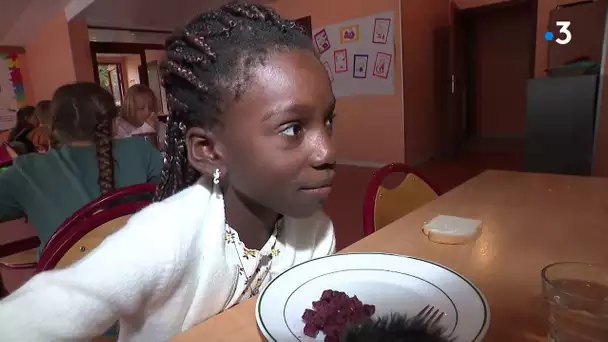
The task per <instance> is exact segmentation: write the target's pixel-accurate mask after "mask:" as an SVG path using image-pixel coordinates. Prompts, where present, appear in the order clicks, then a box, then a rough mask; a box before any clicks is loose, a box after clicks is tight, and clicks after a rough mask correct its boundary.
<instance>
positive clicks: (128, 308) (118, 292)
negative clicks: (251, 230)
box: [0, 184, 335, 342]
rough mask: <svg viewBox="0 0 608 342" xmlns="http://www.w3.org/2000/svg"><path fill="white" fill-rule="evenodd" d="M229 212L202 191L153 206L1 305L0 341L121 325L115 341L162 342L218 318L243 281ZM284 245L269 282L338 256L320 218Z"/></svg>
mask: <svg viewBox="0 0 608 342" xmlns="http://www.w3.org/2000/svg"><path fill="white" fill-rule="evenodd" d="M224 212H225V211H224V201H223V198H222V195H221V194H220V193H215V192H212V191H210V190H208V189H207V187H206V186H203V185H200V184H197V185H194V186H191V187H189V188H187V189H185V190H184V191H182V192H180V193H178V194H176V195H174V196H172V197H170V198H168V199H167V200H165V201H162V202H160V203H156V204H152V205H150V206H149V207H147V208H146V209H144V210H143V211H141V212H140V213H138V214H136V215H134V216H133V217H132V218H131V219H130V220H129V222H128V223H127V225H126V226H125V227H124V228H123V229H121V230H120V231H118V232H117V233H115V234H113V235H112V236H110V237H108V238H107V239H106V240H105V241H104V242H103V243H102V244H101V245H100V246H99V247H98V248H96V249H95V250H94V251H93V252H91V253H90V254H89V255H88V256H87V257H85V258H84V259H83V260H81V261H80V262H77V263H76V264H74V265H73V266H72V267H69V268H66V269H62V270H55V271H50V272H45V273H42V274H39V275H37V276H35V277H34V278H32V279H31V280H30V281H29V282H27V283H26V284H25V285H24V286H23V287H21V288H20V289H18V290H17V291H15V292H14V293H13V294H11V295H10V296H8V297H7V298H6V299H4V300H3V301H1V302H0V340H1V341H3V342H12V341H24V342H38V341H40V342H42V341H44V342H50V341H53V342H55V341H61V342H63V341H66V342H67V341H70V342H74V341H90V340H91V339H92V338H94V337H97V336H100V335H102V334H103V333H104V332H105V331H106V330H107V329H108V328H109V327H111V326H112V324H113V323H114V322H116V321H117V320H118V319H119V318H120V336H119V341H121V342H127V341H129V342H155V341H159V342H160V341H167V340H168V339H170V338H171V337H173V336H175V335H176V334H178V333H180V332H182V331H185V330H187V329H189V328H191V327H192V326H194V325H196V324H198V323H200V322H202V321H204V320H206V319H207V318H209V317H211V316H214V315H216V314H218V313H220V312H222V311H223V310H225V309H226V307H227V302H228V301H230V299H231V298H232V297H233V295H234V293H233V292H234V289H235V286H234V285H235V284H236V280H237V279H238V272H237V268H236V265H234V264H231V263H230V262H228V261H227V259H226V257H225V246H226V243H225V215H224ZM278 244H280V246H279V248H280V249H281V253H280V255H279V256H278V257H277V258H276V259H274V260H273V266H272V270H271V276H272V277H275V276H276V275H277V274H278V273H280V272H282V271H284V270H286V269H287V268H289V267H291V266H293V265H296V264H299V263H301V262H303V261H306V260H310V259H312V258H316V257H320V256H325V255H328V254H331V253H333V252H334V251H335V239H334V232H333V226H332V224H331V221H330V220H329V218H327V216H325V215H324V214H323V213H320V212H319V213H317V214H315V215H313V216H312V217H309V218H306V219H295V218H289V217H286V218H285V219H284V226H283V232H282V238H281V239H280V240H279V241H278ZM252 314H253V313H252ZM201 338H202V339H204V337H201Z"/></svg>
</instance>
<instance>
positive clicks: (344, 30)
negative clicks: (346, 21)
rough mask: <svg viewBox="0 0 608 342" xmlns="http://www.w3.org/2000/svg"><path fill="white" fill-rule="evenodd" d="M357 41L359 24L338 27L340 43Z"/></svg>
mask: <svg viewBox="0 0 608 342" xmlns="http://www.w3.org/2000/svg"><path fill="white" fill-rule="evenodd" d="M358 41H359V24H357V25H350V26H344V27H341V28H340V44H345V43H354V42H358Z"/></svg>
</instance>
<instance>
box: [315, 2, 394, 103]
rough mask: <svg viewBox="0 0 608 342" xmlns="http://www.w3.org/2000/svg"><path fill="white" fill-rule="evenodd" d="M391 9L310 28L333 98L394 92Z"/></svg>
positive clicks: (392, 17) (390, 93)
mask: <svg viewBox="0 0 608 342" xmlns="http://www.w3.org/2000/svg"><path fill="white" fill-rule="evenodd" d="M393 19H394V12H392V11H390V12H384V13H378V14H376V15H372V16H368V17H363V18H358V19H353V20H349V21H344V22H341V23H337V24H333V25H329V26H324V27H320V28H317V29H315V30H313V40H314V43H315V46H316V48H317V51H318V52H319V54H320V55H321V61H322V62H323V65H324V66H325V70H326V71H327V73H328V75H329V79H330V80H331V82H332V88H333V91H334V94H335V96H336V97H343V96H357V95H392V94H394V92H395V75H394V72H395V34H394V29H395V25H394V21H393Z"/></svg>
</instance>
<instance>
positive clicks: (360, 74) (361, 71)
mask: <svg viewBox="0 0 608 342" xmlns="http://www.w3.org/2000/svg"><path fill="white" fill-rule="evenodd" d="M368 59H369V56H368V55H355V57H354V58H353V78H366V77H367V61H368Z"/></svg>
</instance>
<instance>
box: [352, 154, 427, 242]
mask: <svg viewBox="0 0 608 342" xmlns="http://www.w3.org/2000/svg"><path fill="white" fill-rule="evenodd" d="M393 173H404V174H405V175H406V176H405V179H403V181H402V182H401V183H400V184H399V185H398V186H396V187H395V188H392V189H389V188H386V187H384V186H383V185H382V184H383V183H384V182H385V180H386V178H387V177H388V176H389V175H391V174H393ZM437 197H439V192H438V191H437V190H436V189H435V188H434V187H432V186H431V185H430V183H429V182H428V181H427V180H426V179H425V178H424V177H423V176H422V175H420V174H418V173H417V172H416V171H414V170H413V169H412V168H410V167H409V166H407V165H406V164H402V163H393V164H388V165H385V166H383V167H382V168H380V169H379V170H378V171H376V172H375V173H374V176H373V177H372V180H371V182H370V183H369V185H368V187H367V193H366V194H365V203H364V205H363V233H364V235H365V236H367V235H370V234H372V233H374V232H375V231H377V230H378V229H380V228H382V227H384V226H386V225H388V224H389V223H391V222H393V221H395V220H397V219H399V218H400V217H402V216H404V215H406V214H408V213H410V212H412V211H413V210H415V209H417V208H419V207H421V206H423V205H424V204H426V203H428V202H430V201H432V200H434V199H436V198H437Z"/></svg>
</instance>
